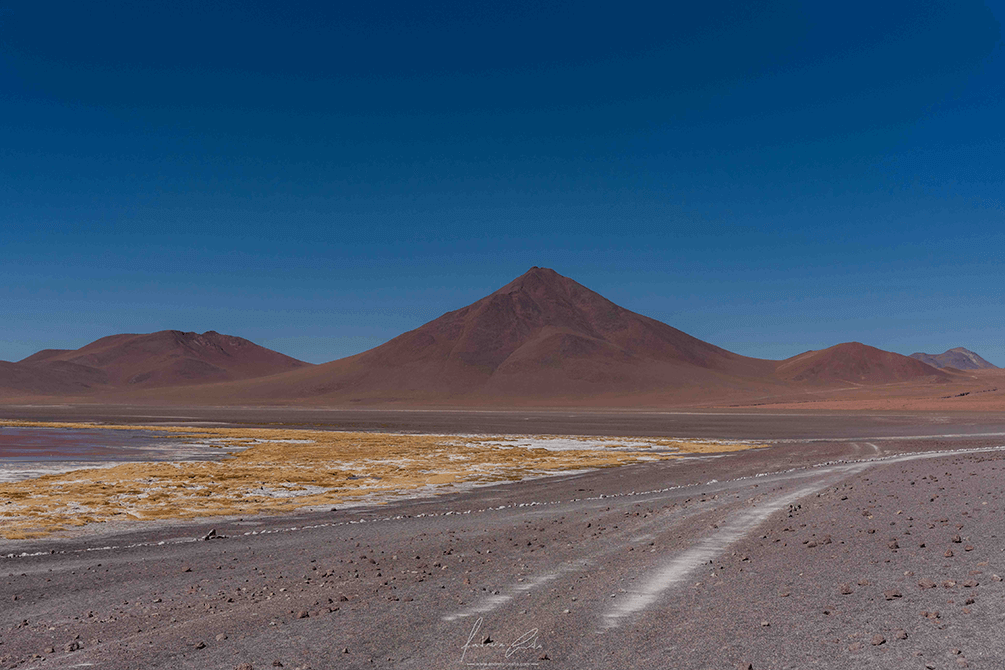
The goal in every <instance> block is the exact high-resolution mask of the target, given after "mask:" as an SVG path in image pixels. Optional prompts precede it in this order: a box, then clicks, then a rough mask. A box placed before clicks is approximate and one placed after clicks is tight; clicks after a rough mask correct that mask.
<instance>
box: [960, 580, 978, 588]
mask: <svg viewBox="0 0 1005 670" xmlns="http://www.w3.org/2000/svg"><path fill="white" fill-rule="evenodd" d="M978 586H980V582H978V581H977V580H976V579H968V580H967V581H965V582H963V588H965V589H973V588H977V587H978Z"/></svg>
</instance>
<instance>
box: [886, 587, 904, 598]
mask: <svg viewBox="0 0 1005 670" xmlns="http://www.w3.org/2000/svg"><path fill="white" fill-rule="evenodd" d="M883 595H884V596H885V597H886V599H887V600H893V599H894V598H901V597H903V596H901V594H900V591H898V590H897V589H887V590H886V591H883Z"/></svg>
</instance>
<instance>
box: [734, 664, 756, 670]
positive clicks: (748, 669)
mask: <svg viewBox="0 0 1005 670" xmlns="http://www.w3.org/2000/svg"><path fill="white" fill-rule="evenodd" d="M736 670H754V664H753V663H740V664H739V665H738V666H736Z"/></svg>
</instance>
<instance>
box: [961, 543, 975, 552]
mask: <svg viewBox="0 0 1005 670" xmlns="http://www.w3.org/2000/svg"><path fill="white" fill-rule="evenodd" d="M973 550H974V545H972V544H968V545H967V546H965V547H963V551H973Z"/></svg>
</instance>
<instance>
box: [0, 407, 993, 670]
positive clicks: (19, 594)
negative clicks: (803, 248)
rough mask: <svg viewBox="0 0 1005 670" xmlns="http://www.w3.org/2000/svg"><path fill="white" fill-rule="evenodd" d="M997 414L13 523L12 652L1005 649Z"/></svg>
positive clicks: (381, 658)
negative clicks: (405, 491) (18, 529)
mask: <svg viewBox="0 0 1005 670" xmlns="http://www.w3.org/2000/svg"><path fill="white" fill-rule="evenodd" d="M730 421H738V419H736V418H735V417H733V418H731V419H730ZM994 424H995V421H993V420H992V419H985V420H984V421H983V422H969V423H964V422H959V421H957V422H956V424H949V425H943V424H940V425H941V426H942V428H941V429H940V430H939V431H938V432H939V434H940V435H941V437H935V438H933V437H918V436H926V435H931V434H932V433H934V432H935V431H932V430H931V428H932V425H931V422H929V421H922V420H919V421H916V422H915V423H914V425H909V422H904V423H899V424H896V426H898V427H897V428H895V429H890V430H886V431H880V430H874V431H872V434H871V435H870V433H867V432H861V429H860V427H854V426H852V427H848V428H846V429H845V430H844V431H843V432H842V431H837V430H836V431H835V435H834V438H833V439H832V440H828V439H825V438H824V437H823V436H821V435H820V434H819V433H820V432H821V428H820V426H814V425H810V426H809V429H808V430H805V431H804V432H806V433H808V434H809V435H808V437H809V439H798V438H797V437H796V436H792V435H786V436H785V438H786V439H785V440H783V441H780V442H778V443H777V444H774V445H773V446H771V447H769V448H768V449H764V450H758V451H749V452H738V453H733V454H728V455H724V456H721V457H714V458H702V457H700V458H691V459H682V460H679V461H673V462H663V463H647V464H640V465H636V466H630V467H623V468H618V469H608V470H603V471H597V472H592V473H587V474H582V475H576V476H565V477H556V478H550V479H546V480H535V481H527V482H522V483H517V484H510V485H505V486H497V487H492V488H485V489H478V490H474V491H469V492H466V493H463V494H455V495H447V496H441V497H437V498H433V499H427V500H422V501H410V502H402V503H396V504H394V505H387V506H381V507H373V508H356V509H347V510H342V511H329V512H324V513H311V514H299V515H288V516H285V517H256V518H254V519H250V518H249V519H243V520H238V519H230V520H226V521H223V520H216V521H214V522H212V523H210V522H198V523H174V524H163V525H157V526H136V527H133V528H132V529H125V528H118V529H115V528H111V527H109V528H102V527H95V528H92V529H90V530H89V531H88V532H86V533H83V534H80V535H78V536H74V537H69V538H55V539H49V540H37V541H21V542H9V541H8V542H4V543H3V544H2V545H0V553H2V554H3V555H5V556H6V557H5V558H0V603H3V607H2V608H0V642H2V643H0V667H5V668H7V667H10V668H29V667H37V668H70V667H96V668H162V667H163V668H236V667H239V666H241V665H242V664H250V665H251V667H253V668H271V667H286V668H297V667H300V668H315V669H321V668H380V667H384V668H392V667H393V668H398V667H400V668H421V669H425V668H464V667H483V668H485V667H537V668H576V669H580V668H696V669H697V668H735V667H747V664H750V665H751V666H752V667H753V668H756V669H761V668H860V667H861V668H918V669H923V668H957V667H972V668H1001V667H1005V635H1003V634H1002V632H1003V624H1005V586H1003V583H1002V582H1001V581H1000V578H999V577H998V576H999V575H1003V574H1005V553H1003V549H1005V541H1003V538H1005V523H1003V514H1002V503H1003V497H1002V493H1003V489H1002V482H1003V481H1005V451H1000V450H997V449H996V447H998V446H999V445H1002V444H1005V439H1002V437H1000V436H997V435H993V434H989V433H994V432H996V431H994V430H990V429H988V427H989V426H992V427H993V426H994ZM794 426H796V428H797V427H798V423H796V424H794ZM872 427H873V428H876V427H877V426H876V425H875V424H873V425H872ZM755 428H757V426H755ZM796 428H793V430H792V432H798V431H797V430H796ZM751 432H753V430H752V431H751ZM849 433H852V435H849ZM855 433H857V434H855ZM964 434H969V436H962V435H964ZM976 434H983V436H975V435H976ZM949 435H956V436H957V437H947V436H949ZM211 529H215V531H216V534H218V535H221V536H225V537H221V538H219V539H211V540H202V539H201V538H203V537H204V536H206V535H207V534H208V533H209V531H210V530H211ZM22 553H24V554H30V555H21V554H22ZM280 664H281V665H280ZM245 667H247V666H245Z"/></svg>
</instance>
